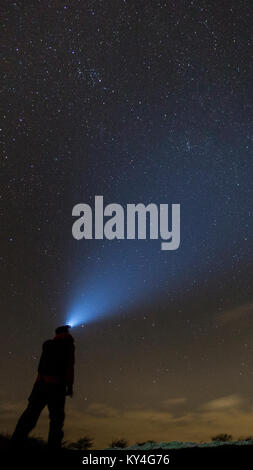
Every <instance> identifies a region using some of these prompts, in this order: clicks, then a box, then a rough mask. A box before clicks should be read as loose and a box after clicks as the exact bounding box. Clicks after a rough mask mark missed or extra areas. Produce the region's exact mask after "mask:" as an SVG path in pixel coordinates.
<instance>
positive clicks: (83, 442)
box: [67, 436, 94, 450]
mask: <svg viewBox="0 0 253 470" xmlns="http://www.w3.org/2000/svg"><path fill="white" fill-rule="evenodd" d="M93 444H94V439H93V438H92V437H89V436H84V437H81V438H80V439H79V440H78V441H77V442H71V443H70V444H69V445H68V446H67V448H68V449H75V450H89V449H92V447H93Z"/></svg>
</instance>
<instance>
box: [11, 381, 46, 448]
mask: <svg viewBox="0 0 253 470" xmlns="http://www.w3.org/2000/svg"><path fill="white" fill-rule="evenodd" d="M28 402H29V403H28V406H27V408H26V409H25V411H24V412H23V414H22V415H21V416H20V418H19V420H18V423H17V426H16V428H15V431H14V433H13V435H12V438H11V439H12V442H15V443H22V442H24V441H25V440H26V438H27V437H28V434H29V432H30V431H31V430H32V429H33V428H34V427H35V426H36V423H37V421H38V418H39V416H40V413H41V412H42V410H43V408H44V407H45V406H46V396H45V393H44V390H43V386H41V385H40V384H39V383H38V382H36V383H35V384H34V387H33V390H32V393H31V395H30V396H29V398H28Z"/></svg>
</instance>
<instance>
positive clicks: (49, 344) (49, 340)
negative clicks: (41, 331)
mask: <svg viewBox="0 0 253 470" xmlns="http://www.w3.org/2000/svg"><path fill="white" fill-rule="evenodd" d="M52 341H53V340H52V339H47V340H46V341H44V343H43V345H42V349H43V350H44V349H46V348H47V347H48V346H51V344H52Z"/></svg>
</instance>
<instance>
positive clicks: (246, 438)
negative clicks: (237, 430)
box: [237, 436, 253, 441]
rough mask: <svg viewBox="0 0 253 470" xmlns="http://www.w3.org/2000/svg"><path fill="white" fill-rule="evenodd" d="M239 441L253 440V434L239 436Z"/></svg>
mask: <svg viewBox="0 0 253 470" xmlns="http://www.w3.org/2000/svg"><path fill="white" fill-rule="evenodd" d="M237 440H238V441H253V436H247V437H239V438H238V439H237Z"/></svg>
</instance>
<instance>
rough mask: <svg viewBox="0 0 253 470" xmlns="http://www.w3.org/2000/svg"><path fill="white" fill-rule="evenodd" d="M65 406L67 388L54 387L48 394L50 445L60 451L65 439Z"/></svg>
mask: <svg viewBox="0 0 253 470" xmlns="http://www.w3.org/2000/svg"><path fill="white" fill-rule="evenodd" d="M64 406H65V386H61V385H56V386H54V385H53V386H52V387H51V389H50V390H49V392H48V409H49V418H50V426H49V434H48V445H49V447H50V448H51V449H59V448H60V447H61V442H62V438H63V424H64V418H65V413H64Z"/></svg>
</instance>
